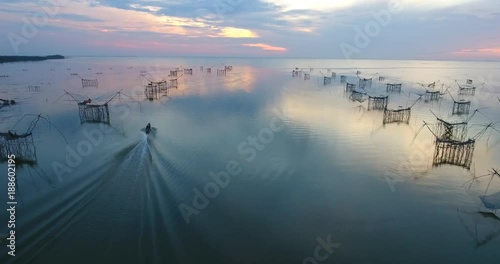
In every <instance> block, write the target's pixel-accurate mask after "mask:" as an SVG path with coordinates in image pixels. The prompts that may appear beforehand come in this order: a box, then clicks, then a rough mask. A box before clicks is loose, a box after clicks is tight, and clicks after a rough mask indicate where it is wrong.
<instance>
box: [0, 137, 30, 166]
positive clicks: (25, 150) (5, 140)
mask: <svg viewBox="0 0 500 264" xmlns="http://www.w3.org/2000/svg"><path fill="white" fill-rule="evenodd" d="M12 154H13V155H15V156H16V161H22V162H25V163H36V162H37V158H36V147H35V142H34V141H33V134H32V133H31V132H29V133H24V134H16V133H15V132H12V131H8V132H0V160H2V161H5V160H7V156H8V155H12Z"/></svg>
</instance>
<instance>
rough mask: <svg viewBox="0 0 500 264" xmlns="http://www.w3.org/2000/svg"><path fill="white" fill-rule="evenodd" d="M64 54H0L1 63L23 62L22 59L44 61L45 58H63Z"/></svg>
mask: <svg viewBox="0 0 500 264" xmlns="http://www.w3.org/2000/svg"><path fill="white" fill-rule="evenodd" d="M61 59H64V56H61V55H50V56H0V63H5V62H22V61H44V60H61Z"/></svg>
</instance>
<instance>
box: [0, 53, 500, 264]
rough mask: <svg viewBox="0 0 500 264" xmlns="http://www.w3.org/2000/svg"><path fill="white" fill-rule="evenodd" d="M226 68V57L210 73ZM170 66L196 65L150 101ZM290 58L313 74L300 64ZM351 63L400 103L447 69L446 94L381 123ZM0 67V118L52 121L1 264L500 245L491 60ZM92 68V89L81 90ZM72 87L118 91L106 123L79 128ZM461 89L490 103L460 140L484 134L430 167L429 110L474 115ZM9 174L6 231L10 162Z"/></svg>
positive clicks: (416, 257)
mask: <svg viewBox="0 0 500 264" xmlns="http://www.w3.org/2000/svg"><path fill="white" fill-rule="evenodd" d="M224 65H231V66H232V67H233V70H232V71H230V72H227V74H226V76H217V72H216V69H223V68H224ZM200 66H203V67H204V68H203V70H202V69H201V68H200ZM177 67H179V68H180V69H182V67H185V68H192V69H193V74H192V75H183V76H181V77H179V79H178V88H177V89H170V90H169V91H168V96H167V95H163V94H162V96H158V97H157V98H155V99H154V100H148V99H146V98H145V96H144V87H145V85H146V84H147V83H148V82H149V81H148V79H149V80H151V81H160V80H162V79H166V80H169V79H172V78H173V77H167V75H169V73H170V70H174V68H177ZM207 67H212V69H213V70H212V73H207V71H206V68H207ZM295 67H300V68H304V72H306V73H309V72H310V74H311V78H310V80H304V77H303V75H301V76H298V77H295V78H294V77H292V70H293V69H294V68H295ZM310 68H313V69H312V71H311V69H310ZM357 71H359V72H360V74H359V76H360V77H364V78H371V77H372V76H374V77H373V81H372V84H371V87H367V88H365V92H366V93H367V94H366V95H364V96H365V97H366V96H368V95H370V96H382V95H387V94H388V93H387V92H386V83H402V92H401V93H398V92H392V93H390V94H389V102H388V108H391V109H397V108H399V107H400V106H401V107H402V108H404V107H407V106H412V105H413V103H414V102H415V101H416V100H417V99H418V98H419V97H420V96H422V95H424V94H425V89H424V88H423V87H422V86H421V85H420V84H419V83H422V84H430V83H432V82H437V81H438V80H439V82H437V84H436V90H440V91H441V92H442V95H441V96H440V97H441V98H440V100H438V101H429V100H426V98H425V95H424V96H423V97H422V99H421V100H419V101H417V102H416V103H415V105H413V106H412V107H411V119H410V121H409V124H405V123H402V124H386V125H383V111H378V110H372V109H369V104H368V101H369V100H367V99H366V98H364V100H359V101H353V100H350V98H349V94H347V93H346V92H345V83H341V82H340V76H341V75H345V76H346V78H347V82H350V83H355V84H357V85H359V83H358V77H357V76H356V72H357ZM331 72H335V73H336V78H334V79H333V80H332V83H331V84H328V85H324V84H323V75H327V76H331ZM72 73H76V74H78V75H72ZM0 75H8V77H2V78H0V98H3V99H9V100H10V99H12V100H15V101H16V102H17V104H15V105H12V106H5V107H3V108H1V109H0V120H1V123H0V132H6V131H7V130H15V132H17V133H19V134H21V133H24V132H26V131H27V130H28V129H29V127H30V124H32V125H33V124H34V123H32V121H33V120H37V116H36V115H39V114H41V117H43V118H39V119H38V123H36V126H35V127H34V130H33V132H32V133H33V143H34V145H35V146H36V164H27V163H24V164H19V163H21V161H20V160H18V161H17V163H18V166H17V170H16V174H17V176H16V177H17V185H16V186H17V190H16V201H17V205H16V228H15V232H16V257H11V256H9V255H7V251H8V250H7V247H6V239H5V238H4V237H5V236H3V237H1V238H0V240H1V241H2V242H1V243H0V245H1V249H0V258H1V262H2V263H494V262H496V261H497V260H498V259H499V258H500V250H499V248H500V220H499V219H496V218H494V217H486V216H485V215H482V214H479V213H478V208H479V206H480V200H479V198H478V196H479V195H483V194H484V192H485V190H486V189H487V188H488V192H487V194H492V193H495V192H498V191H500V177H494V178H493V180H491V179H492V177H490V176H486V177H479V176H482V175H488V174H490V171H491V170H492V169H493V168H498V166H499V160H500V134H499V133H498V132H497V131H495V130H494V129H493V128H490V129H488V130H486V131H485V132H484V133H482V130H483V129H484V128H485V126H486V125H487V124H490V123H495V122H499V121H500V102H499V99H497V97H500V79H499V78H500V77H499V76H500V63H498V62H442V61H383V60H353V61H344V60H319V59H316V60H312V59H311V60H306V59H262V58H255V59H245V58H223V59H220V58H92V57H89V58H79V57H78V58H68V59H65V60H57V61H45V62H37V63H14V64H3V65H0ZM179 76H180V74H179ZM379 76H383V77H385V80H381V79H379ZM82 78H83V79H97V80H98V88H95V87H85V88H82V81H81V79H82ZM466 79H472V80H473V84H474V85H477V87H478V88H477V91H476V94H475V95H474V96H459V95H458V86H457V85H456V84H454V82H455V80H456V81H457V82H458V83H459V84H461V85H464V84H465V82H466ZM482 83H485V84H484V85H483V86H481V85H480V84H482ZM441 84H445V86H442V85H441ZM449 85H451V86H450V87H449V88H447V87H448V86H449ZM29 86H39V89H34V88H32V89H29ZM446 89H448V91H449V92H450V93H449V94H448V93H447V92H446V93H445V92H444V91H445V90H446ZM65 91H67V92H68V93H70V94H71V95H72V96H73V97H74V98H75V99H76V100H78V101H83V100H85V99H87V98H91V99H93V101H92V103H96V104H104V103H105V102H106V101H108V100H110V99H111V98H112V97H113V96H114V95H115V94H116V93H117V92H119V91H120V93H119V94H116V96H115V97H114V98H112V100H111V101H110V102H109V113H110V114H109V115H110V125H99V124H95V123H83V124H82V123H81V121H80V117H79V112H78V105H77V103H76V102H75V101H74V99H73V98H72V97H71V96H69V95H65ZM360 91H361V90H360ZM450 94H451V96H450ZM452 96H453V98H454V99H455V100H457V101H458V100H461V99H464V100H470V101H471V110H470V114H472V113H473V112H474V110H476V109H479V112H477V113H476V114H475V115H474V116H473V117H472V118H471V119H470V121H469V125H468V127H469V130H468V135H467V137H469V138H472V137H476V136H477V137H478V138H477V142H476V144H475V149H474V155H473V158H472V161H471V162H472V163H471V168H470V169H466V168H463V167H460V166H456V165H440V166H434V164H433V158H434V153H435V149H434V136H433V134H432V133H431V131H430V130H429V129H427V127H424V128H423V129H422V130H421V132H420V133H419V131H420V129H421V128H422V125H423V123H424V122H426V123H427V124H429V127H430V128H431V130H432V129H435V126H434V125H435V124H436V122H437V121H436V117H435V116H434V114H435V115H436V116H438V117H440V118H442V119H444V120H449V121H450V122H451V121H463V120H466V119H467V118H468V115H452V107H453V98H452ZM431 110H432V112H431ZM433 113H434V114H433ZM23 117H24V118H23ZM148 122H150V123H151V125H152V127H153V131H152V133H151V134H149V135H146V134H145V133H144V132H142V131H141V129H143V128H144V127H145V126H146V124H147V123H148ZM497 126H498V127H499V128H500V124H499V125H497ZM499 130H500V129H499ZM480 135H482V137H480V138H479V136H480ZM0 171H1V172H2V174H3V175H5V177H0V186H2V189H3V190H2V191H1V192H0V193H2V194H1V195H0V203H1V204H2V207H5V208H4V209H2V210H1V211H0V216H1V218H0V219H1V221H2V222H3V221H5V223H0V233H3V234H7V233H8V232H10V229H8V228H7V219H8V212H7V211H6V210H5V209H6V208H8V207H7V205H6V203H7V199H8V197H7V181H8V178H7V163H6V162H2V163H1V164H0ZM210 175H212V176H210ZM213 175H216V176H213ZM474 176H476V177H478V179H475V180H473V181H470V180H471V179H473V177H474ZM490 180H491V181H490ZM490 182H491V183H490ZM325 244H329V245H326V246H325Z"/></svg>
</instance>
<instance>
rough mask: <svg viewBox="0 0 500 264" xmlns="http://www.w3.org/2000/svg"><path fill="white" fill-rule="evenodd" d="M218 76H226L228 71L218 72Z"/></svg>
mask: <svg viewBox="0 0 500 264" xmlns="http://www.w3.org/2000/svg"><path fill="white" fill-rule="evenodd" d="M217 75H218V76H226V70H225V69H224V70H217Z"/></svg>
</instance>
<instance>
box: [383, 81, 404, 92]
mask: <svg viewBox="0 0 500 264" xmlns="http://www.w3.org/2000/svg"><path fill="white" fill-rule="evenodd" d="M401 86H402V84H401V83H388V84H387V86H386V88H385V90H386V92H396V93H400V92H401Z"/></svg>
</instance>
